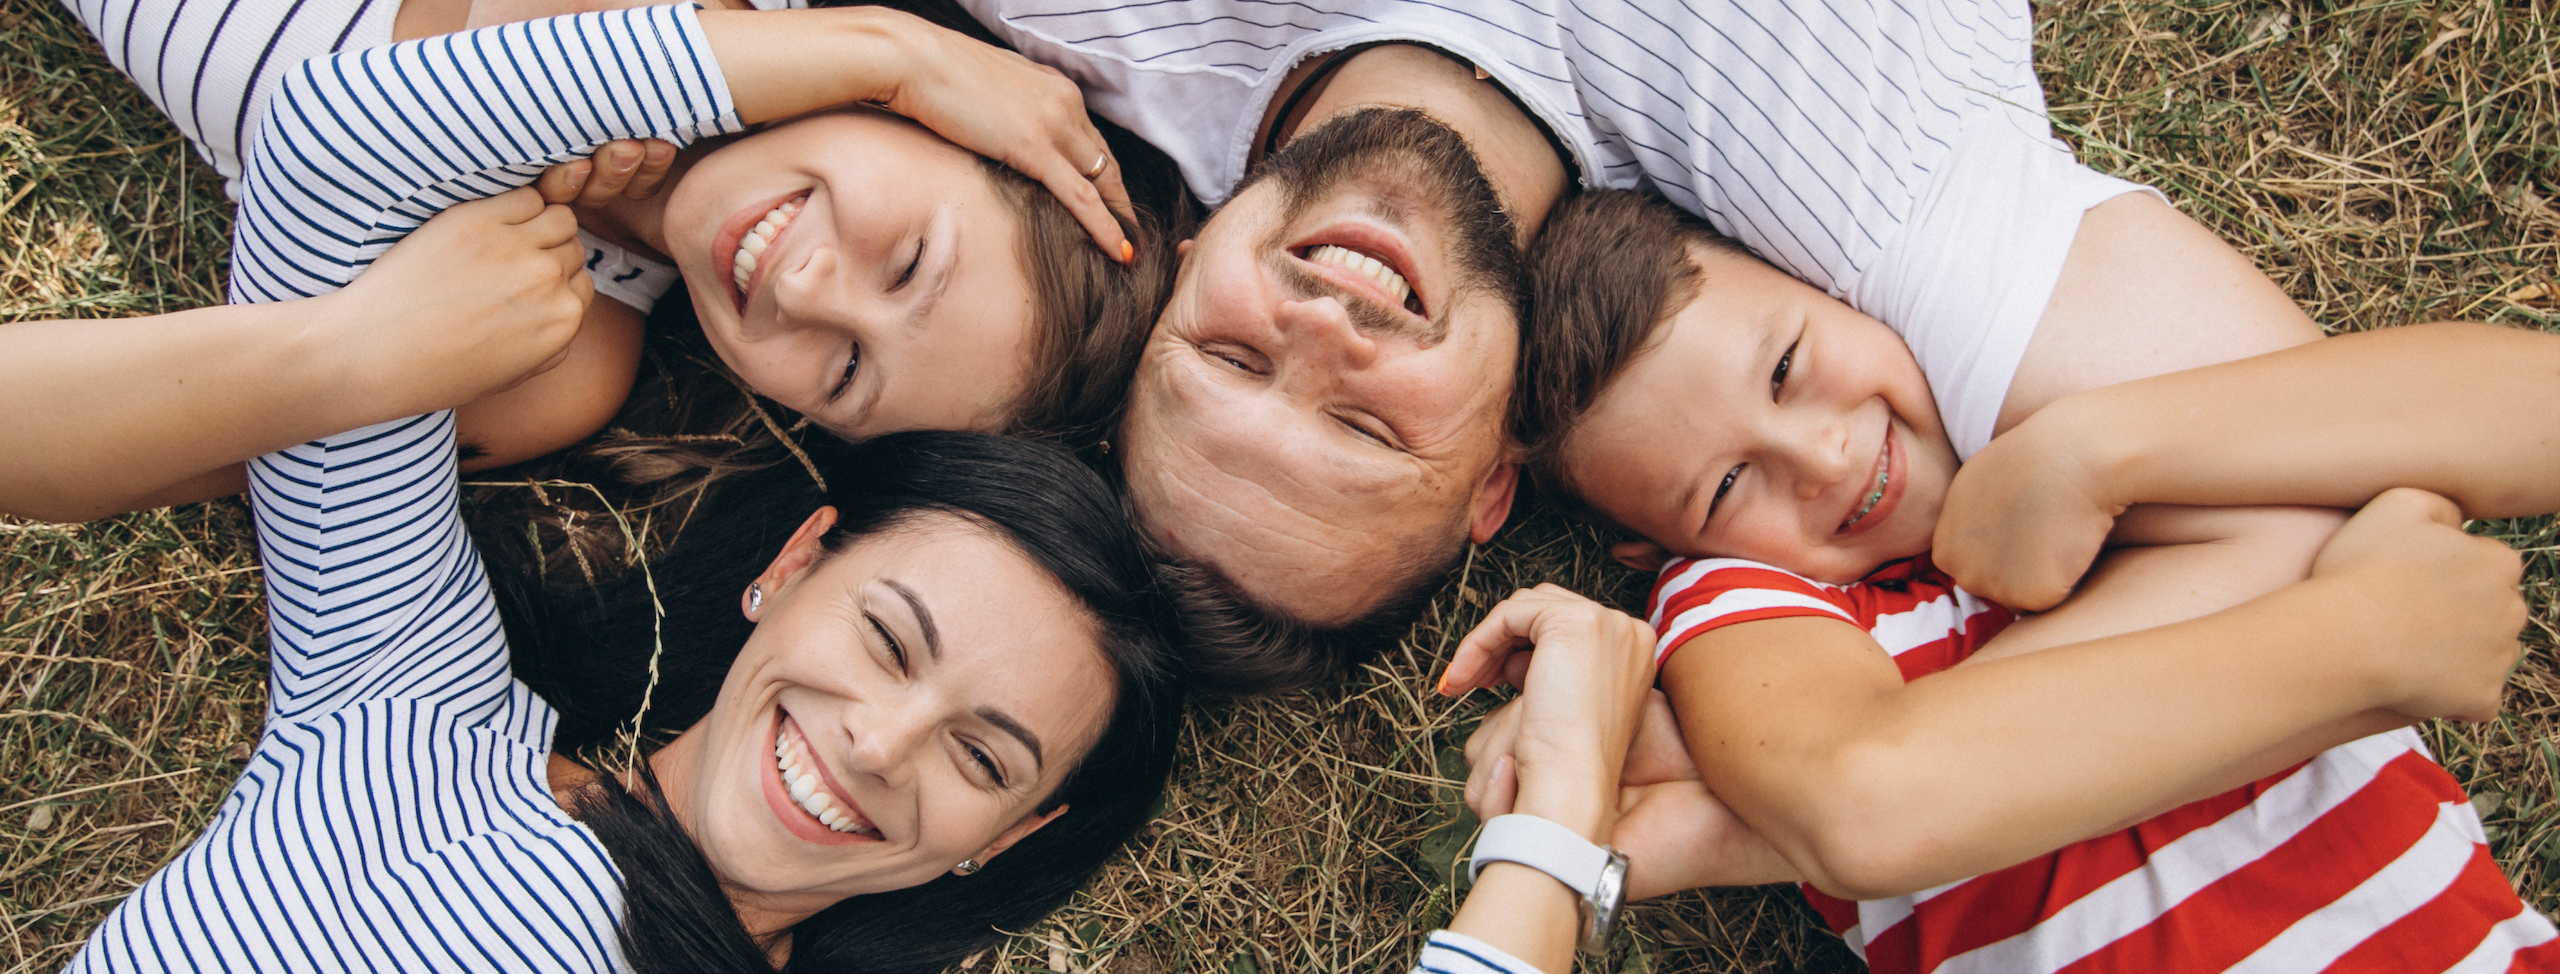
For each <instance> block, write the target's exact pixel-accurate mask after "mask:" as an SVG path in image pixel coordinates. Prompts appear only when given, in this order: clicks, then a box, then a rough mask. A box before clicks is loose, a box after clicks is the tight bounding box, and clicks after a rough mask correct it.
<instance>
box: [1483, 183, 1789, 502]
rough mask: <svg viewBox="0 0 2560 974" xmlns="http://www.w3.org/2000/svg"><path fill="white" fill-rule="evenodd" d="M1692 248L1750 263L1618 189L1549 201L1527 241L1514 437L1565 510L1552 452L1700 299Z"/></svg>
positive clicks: (1718, 238) (1703, 227)
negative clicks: (1540, 226)
mask: <svg viewBox="0 0 2560 974" xmlns="http://www.w3.org/2000/svg"><path fill="white" fill-rule="evenodd" d="M1692 247H1696V248H1700V249H1703V250H1706V251H1709V252H1712V253H1727V254H1735V255H1739V256H1743V257H1749V258H1751V259H1754V260H1757V259H1758V258H1757V257H1756V256H1753V255H1752V254H1751V252H1750V251H1748V250H1746V249H1744V248H1743V246H1742V245H1741V244H1740V243H1738V242H1736V241H1734V239H1733V238H1731V237H1727V236H1725V235H1724V234H1722V233H1718V232H1716V229H1715V228H1714V227H1712V226H1709V225H1707V221H1705V220H1703V219H1700V218H1698V217H1696V216H1692V215H1690V214H1689V213H1687V212H1685V211H1683V210H1681V209H1680V208H1678V207H1675V206H1672V205H1671V204H1670V203H1669V202H1666V201H1664V200H1663V199H1662V198H1660V197H1657V196H1649V195H1646V194H1642V193H1635V192H1630V191H1627V190H1619V189H1601V190H1592V191H1590V192H1587V193H1583V194H1582V195H1580V196H1576V197H1574V198H1572V199H1569V200H1566V201H1564V202H1562V203H1559V204H1557V205H1556V208H1555V210H1554V211H1553V212H1551V213H1549V214H1548V215H1547V225H1546V228H1545V229H1544V230H1543V231H1541V232H1540V233H1539V235H1538V240H1537V242H1536V243H1535V244H1532V245H1531V246H1530V248H1529V286H1530V292H1529V295H1530V296H1529V315H1528V318H1527V319H1526V320H1525V321H1524V322H1523V323H1522V325H1521V332H1520V349H1521V354H1520V366H1519V374H1518V382H1517V384H1516V385H1515V386H1514V389H1513V392H1512V400H1511V422H1512V435H1513V436H1514V437H1515V438H1517V440H1518V442H1519V443H1520V446H1521V449H1522V450H1523V452H1524V454H1525V456H1526V460H1525V462H1524V466H1525V467H1526V468H1527V472H1528V474H1529V479H1530V482H1531V483H1533V484H1535V485H1536V486H1537V487H1538V489H1539V490H1541V491H1543V492H1545V493H1546V494H1548V495H1549V496H1550V497H1552V498H1553V499H1555V500H1556V501H1558V502H1559V503H1560V505H1561V506H1564V507H1566V508H1568V509H1574V508H1579V507H1580V506H1581V505H1580V503H1579V499H1578V497H1577V492H1576V491H1575V489H1574V487H1573V483H1572V481H1571V478H1570V477H1568V476H1567V474H1566V471H1565V470H1564V466H1563V463H1562V460H1561V458H1560V454H1561V453H1562V450H1563V446H1564V441H1565V439H1566V438H1567V437H1568V436H1570V435H1572V433H1573V428H1574V425H1575V424H1576V423H1578V422H1580V421H1581V419H1582V416H1583V414H1584V413H1587V412H1589V411H1590V410H1591V404H1592V403H1594V402H1596V401H1598V400H1599V398H1600V393H1601V392H1603V391H1605V390H1607V389H1608V388H1609V384H1610V383H1611V382H1614V381H1616V380H1617V378H1618V375H1619V374H1620V373H1622V372H1625V371H1626V368H1627V366H1628V364H1630V363H1632V362H1634V361H1635V359H1636V357H1637V356H1638V355H1641V354H1643V353H1644V352H1645V351H1646V350H1647V349H1650V348H1652V347H1653V345H1654V344H1655V342H1656V341H1658V340H1659V338H1660V336H1661V333H1662V326H1663V324H1664V323H1665V322H1668V321H1669V320H1671V318H1672V316H1673V315H1676V314H1679V312H1680V309H1681V308H1683V307H1686V306H1688V304H1689V302H1690V301H1691V300H1693V299H1695V298H1696V297H1697V296H1698V289H1699V288H1700V287H1701V286H1702V284H1703V281H1702V276H1703V275H1702V274H1701V272H1700V271H1699V269H1698V263H1697V261H1696V260H1694V259H1692V258H1691V256H1690V253H1691V248H1692ZM1575 513H1581V514H1586V515H1587V514H1589V513H1590V512H1588V511H1581V510H1576V511H1575Z"/></svg>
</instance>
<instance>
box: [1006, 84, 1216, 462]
mask: <svg viewBox="0 0 2560 974" xmlns="http://www.w3.org/2000/svg"><path fill="white" fill-rule="evenodd" d="M1096 124H1097V126H1098V127H1100V128H1102V129H1103V130H1104V137H1105V138H1106V139H1108V140H1109V141H1110V142H1111V149H1112V154H1113V155H1114V156H1115V157H1117V158H1119V159H1121V160H1124V161H1123V163H1122V169H1123V170H1124V171H1126V170H1128V169H1131V168H1133V165H1132V164H1133V163H1134V162H1136V161H1138V160H1140V159H1141V158H1142V157H1145V156H1150V155H1156V152H1155V150H1154V149H1153V148H1152V147H1149V146H1147V145H1146V144H1145V143H1143V142H1140V141H1138V140H1137V139H1136V138H1134V137H1128V136H1127V135H1126V133H1125V132H1121V131H1120V130H1119V129H1118V127H1117V126H1113V125H1111V124H1109V123H1107V122H1102V121H1100V120H1099V119H1097V120H1096ZM1115 134H1118V135H1120V136H1122V137H1121V138H1112V136H1113V135H1115ZM978 161H979V167H980V169H981V171H983V172H984V173H985V175H986V177H987V184H988V185H989V186H990V187H992V188H994V190H995V193H996V197H997V198H998V199H1001V200H1003V201H1004V202H1005V204H1006V206H1007V207H1009V208H1010V209H1012V211H1013V213H1014V216H1015V219H1016V221H1017V225H1019V226H1020V227H1021V229H1022V235H1021V237H1020V243H1021V246H1020V254H1019V256H1020V257H1021V259H1022V268H1023V272H1024V274H1025V275H1026V276H1028V277H1029V278H1030V279H1031V294H1032V316H1031V336H1032V343H1031V357H1030V358H1031V360H1030V362H1029V363H1028V365H1027V366H1026V367H1025V370H1024V380H1023V385H1022V388H1021V390H1020V391H1018V392H1016V393H1015V394H1014V399H1013V408H1012V409H1011V410H1010V411H1009V412H1008V414H1007V415H1006V418H1005V422H1004V424H1003V425H1002V426H1000V427H998V428H997V429H996V430H995V431H994V432H998V433H1003V434H1007V435H1012V436H1028V437H1032V438H1035V439H1044V440H1051V441H1054V442H1058V443H1061V444H1064V445H1066V446H1068V447H1070V448H1082V447H1086V446H1091V445H1093V444H1095V443H1097V442H1099V441H1101V440H1102V439H1104V438H1105V437H1107V436H1109V435H1110V431H1111V430H1112V428H1114V427H1115V426H1117V425H1118V423H1119V421H1120V413H1121V409H1122V407H1123V405H1124V404H1125V403H1126V402H1127V399H1128V393H1129V381H1130V379H1131V378H1132V376H1133V375H1134V374H1135V372H1136V369H1137V362H1138V353H1139V351H1140V349H1142V348H1143V347H1144V346H1145V345H1146V341H1147V334H1148V333H1149V332H1150V331H1152V330H1153V329H1154V328H1155V323H1156V313H1157V312H1158V311H1159V310H1161V309H1162V308H1163V307H1164V303H1165V300H1166V298H1167V296H1168V295H1170V294H1171V293H1172V290H1173V271H1174V264H1175V261H1174V254H1173V241H1175V240H1177V239H1180V238H1181V236H1185V235H1188V232H1189V230H1190V226H1189V224H1190V222H1191V221H1190V219H1189V213H1188V211H1189V210H1191V209H1192V208H1193V207H1192V204H1191V202H1190V198H1189V196H1188V191H1187V190H1183V189H1181V188H1180V183H1181V181H1180V180H1179V179H1174V180H1172V181H1171V182H1172V183H1173V184H1174V185H1173V186H1172V187H1171V192H1170V197H1171V198H1168V199H1163V200H1162V201H1161V202H1160V203H1159V206H1161V207H1162V208H1163V210H1164V211H1170V212H1164V211H1160V210H1159V208H1158V206H1146V205H1140V206H1138V207H1137V215H1138V219H1137V222H1136V223H1134V224H1133V223H1130V222H1128V221H1125V220H1124V221H1122V222H1121V229H1122V230H1124V231H1126V232H1127V233H1128V235H1129V242H1130V244H1131V245H1132V246H1134V247H1135V248H1136V251H1137V257H1136V259H1135V260H1132V261H1130V262H1129V263H1127V264H1122V263H1119V262H1117V261H1114V260H1112V259H1111V258H1109V257H1106V256H1104V255H1103V253H1102V248H1101V247H1099V246H1096V245H1095V244H1094V242H1093V238H1092V236H1091V235H1090V234H1088V233H1086V232H1085V229H1084V224H1082V223H1078V222H1076V218H1075V215H1074V214H1073V213H1070V212H1068V210H1067V205H1066V204H1065V203H1062V202H1059V200H1058V198H1057V197H1056V196H1055V195H1053V194H1051V193H1050V192H1049V190H1048V189H1047V188H1046V187H1043V186H1041V185H1040V184H1038V183H1035V182H1032V181H1031V180H1030V178H1029V177H1026V176H1024V175H1022V174H1021V173H1017V172H1015V171H1013V170H1012V169H1009V168H1006V167H1005V165H1004V164H1003V163H1000V162H996V161H994V160H991V159H985V158H981V159H979V160H978ZM1166 165H1167V167H1168V168H1169V167H1170V163H1166ZM1132 195H1135V194H1134V192H1133V194H1132ZM1140 198H1141V199H1144V197H1140Z"/></svg>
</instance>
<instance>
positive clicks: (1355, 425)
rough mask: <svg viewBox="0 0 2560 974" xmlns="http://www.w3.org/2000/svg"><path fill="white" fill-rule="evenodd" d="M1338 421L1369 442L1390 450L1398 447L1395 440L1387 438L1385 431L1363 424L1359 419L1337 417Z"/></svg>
mask: <svg viewBox="0 0 2560 974" xmlns="http://www.w3.org/2000/svg"><path fill="white" fill-rule="evenodd" d="M1336 421H1337V422H1340V423H1341V424H1342V425H1343V428H1345V429H1348V430H1350V431H1351V432H1352V434H1353V435H1355V436H1358V437H1360V438H1361V439H1364V440H1368V441H1369V442H1372V443H1375V444H1377V445H1379V446H1383V447H1386V448H1387V449H1390V450H1394V449H1397V446H1396V445H1395V441H1393V440H1389V439H1387V435H1386V434H1385V433H1382V432H1379V431H1377V430H1374V429H1370V428H1369V427H1368V426H1367V425H1366V424H1363V423H1361V422H1360V421H1358V420H1355V419H1351V418H1350V417H1336Z"/></svg>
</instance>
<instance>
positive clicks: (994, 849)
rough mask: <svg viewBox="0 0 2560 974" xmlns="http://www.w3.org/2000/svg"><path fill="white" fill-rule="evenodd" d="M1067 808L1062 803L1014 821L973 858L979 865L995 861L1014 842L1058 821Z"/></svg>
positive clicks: (1011, 846)
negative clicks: (1042, 812)
mask: <svg viewBox="0 0 2560 974" xmlns="http://www.w3.org/2000/svg"><path fill="white" fill-rule="evenodd" d="M1067 808H1068V806H1065V805H1060V806H1058V807H1056V808H1052V809H1050V810H1049V811H1048V812H1046V813H1044V814H1040V815H1026V816H1023V818H1022V821H1019V822H1015V823H1013V827H1012V828H1009V829H1006V830H1004V834H1002V835H998V836H996V840H995V841H993V842H989V843H987V848H986V850H985V851H983V852H980V853H978V854H977V855H976V856H975V857H973V858H975V859H977V860H978V865H981V866H984V865H986V864H987V863H988V862H990V861H993V860H994V859H995V857H996V856H997V855H998V854H1000V853H1002V852H1004V851H1005V850H1006V849H1010V848H1013V844H1014V843H1016V842H1020V841H1022V840H1023V839H1026V838H1029V837H1030V835H1031V833H1033V832H1037V831H1040V827H1041V826H1043V825H1047V824H1049V823H1051V822H1055V821H1057V820H1058V816H1060V815H1064V814H1066V813H1067Z"/></svg>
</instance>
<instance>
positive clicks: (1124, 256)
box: [1120, 240, 1138, 264]
mask: <svg viewBox="0 0 2560 974" xmlns="http://www.w3.org/2000/svg"><path fill="white" fill-rule="evenodd" d="M1136 259H1138V245H1137V244H1133V243H1130V242H1128V241H1126V240H1123V241H1120V262H1121V263H1123V264H1126V263H1128V262H1130V261H1133V260H1136Z"/></svg>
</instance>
